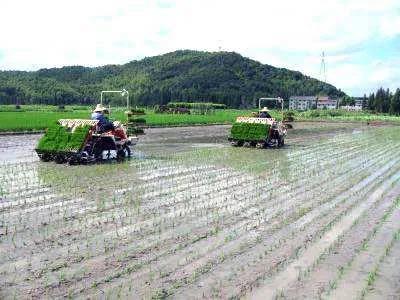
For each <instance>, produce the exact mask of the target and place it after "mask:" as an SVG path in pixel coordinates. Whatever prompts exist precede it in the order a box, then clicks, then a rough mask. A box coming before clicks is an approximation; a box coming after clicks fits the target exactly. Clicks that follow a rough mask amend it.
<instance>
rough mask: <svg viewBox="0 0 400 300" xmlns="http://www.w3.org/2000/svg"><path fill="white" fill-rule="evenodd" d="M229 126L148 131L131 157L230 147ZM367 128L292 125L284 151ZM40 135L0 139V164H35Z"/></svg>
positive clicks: (363, 126)
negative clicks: (320, 139) (33, 162)
mask: <svg viewBox="0 0 400 300" xmlns="http://www.w3.org/2000/svg"><path fill="white" fill-rule="evenodd" d="M230 127H231V126H230V125H214V126H193V127H172V128H149V129H146V134H145V135H143V136H140V137H139V143H138V144H137V145H136V146H135V148H134V156H136V157H138V158H142V157H148V156H158V155H160V156H170V155H174V154H175V153H177V152H182V151H190V150H192V149H196V148H222V147H230V145H229V142H228V141H227V137H228V135H229V130H230ZM366 128H367V127H366V126H365V125H363V124H360V123H354V124H352V123H327V122H321V123H319V122H312V123H311V122H301V123H294V129H290V130H289V131H288V135H287V137H286V148H287V147H301V146H304V145H307V144H310V143H312V142H313V141H314V140H317V139H319V138H328V137H329V136H333V135H335V134H338V133H343V132H353V133H354V134H357V133H359V132H361V130H363V129H366ZM41 136H42V135H41V134H31V135H0V163H1V162H5V163H16V162H29V161H37V160H38V158H37V155H36V153H35V151H34V148H35V146H36V144H37V142H38V140H39V138H40V137H41Z"/></svg>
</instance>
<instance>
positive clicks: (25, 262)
mask: <svg viewBox="0 0 400 300" xmlns="http://www.w3.org/2000/svg"><path fill="white" fill-rule="evenodd" d="M294 127H295V129H293V130H290V131H289V133H288V136H287V138H286V145H285V147H284V148H283V149H279V150H278V149H266V150H257V149H250V148H233V147H231V146H230V145H229V144H228V142H227V141H226V136H227V134H228V132H229V126H208V127H185V128H166V129H149V130H147V135H146V136H143V137H141V138H140V142H139V144H138V145H137V146H136V148H135V151H134V158H132V159H131V160H129V161H126V162H124V163H107V164H97V165H89V166H68V165H57V164H54V163H42V162H39V161H38V159H37V157H36V155H35V153H34V151H33V149H34V147H35V144H36V142H37V140H38V138H39V137H40V135H25V136H0V155H1V156H0V157H1V158H0V159H1V163H0V298H3V299H4V298H5V299H11V298H17V299H24V298H29V299H30V298H42V297H43V298H65V297H71V298H85V299H88V298H90V299H98V298H100V299H102V298H103V299H106V298H111V299H114V298H131V299H138V298H165V297H171V298H177V299H194V298H241V297H244V298H250V299H251V298H253V299H270V298H276V297H284V298H288V299H299V298H304V299H316V298H332V299H339V298H341V299H350V298H351V299H353V298H357V297H360V298H362V297H364V298H367V299H382V298H383V299H385V298H386V299H387V298H389V299H393V298H399V297H400V283H399V282H400V268H399V267H398V266H399V262H400V261H399V257H400V231H399V230H400V201H399V197H400V184H399V183H400V181H399V180H400V128H399V127H392V126H379V127H377V126H366V125H362V124H349V123H331V124H330V123H298V124H295V125H294Z"/></svg>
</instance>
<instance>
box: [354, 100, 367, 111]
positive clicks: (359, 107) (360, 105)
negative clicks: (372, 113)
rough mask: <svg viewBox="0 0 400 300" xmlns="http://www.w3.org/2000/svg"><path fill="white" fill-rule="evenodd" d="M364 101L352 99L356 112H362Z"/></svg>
mask: <svg viewBox="0 0 400 300" xmlns="http://www.w3.org/2000/svg"><path fill="white" fill-rule="evenodd" d="M365 105H366V103H365V99H364V98H362V97H361V98H359V97H357V98H354V106H355V107H357V110H362V109H363V108H364V107H365Z"/></svg>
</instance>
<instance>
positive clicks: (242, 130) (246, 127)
mask: <svg viewBox="0 0 400 300" xmlns="http://www.w3.org/2000/svg"><path fill="white" fill-rule="evenodd" d="M269 128H270V125H267V124H256V123H234V124H233V126H232V129H231V137H232V138H234V139H236V140H245V141H260V140H264V139H265V138H266V137H267V136H268V132H269Z"/></svg>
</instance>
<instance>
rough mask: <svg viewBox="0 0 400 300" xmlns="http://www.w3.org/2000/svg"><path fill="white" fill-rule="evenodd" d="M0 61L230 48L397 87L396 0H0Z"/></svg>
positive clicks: (308, 70)
mask: <svg viewBox="0 0 400 300" xmlns="http://www.w3.org/2000/svg"><path fill="white" fill-rule="evenodd" d="M0 8H1V9H0V28H1V30H2V32H1V39H0V69H2V70H37V69H40V68H45V67H47V68H48V67H60V66H64V65H85V66H99V65H104V64H122V63H126V62H129V61H131V60H134V59H141V58H143V57H146V56H153V55H158V54H162V53H166V52H170V51H174V50H177V49H196V50H205V51H218V50H219V49H222V50H224V51H235V52H238V53H240V54H242V55H243V56H246V57H250V58H252V59H255V60H258V61H260V62H262V63H266V64H270V65H274V66H277V67H284V68H288V69H293V70H298V71H301V72H302V73H304V74H307V75H309V76H312V77H316V78H321V74H320V61H321V53H322V51H324V52H325V54H326V66H327V81H328V82H329V83H332V84H334V85H335V86H336V87H338V88H341V89H342V90H344V91H345V92H347V93H348V94H350V95H353V96H358V95H363V94H364V93H366V94H368V93H370V92H372V91H374V90H376V89H377V88H378V87H380V86H384V87H387V88H390V89H392V90H393V89H395V88H397V87H400V80H399V78H400V68H399V66H400V55H399V54H400V1H398V0H380V1H362V0H326V1H317V0H303V1H292V0H279V1H276V0H274V1H269V0H263V1H252V0H247V1H233V0H230V1H228V0H219V1H216V0H202V1H197V0H158V1H157V0H153V1H152V0H133V1H127V0H114V1H109V0H97V1H91V0H86V1H82V0H79V1H78V0H58V1H53V0H36V1H28V0H2V1H1V4H0Z"/></svg>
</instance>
